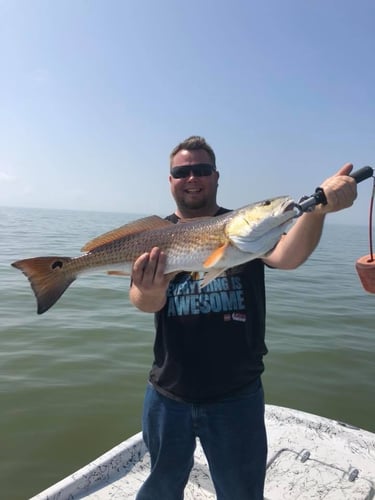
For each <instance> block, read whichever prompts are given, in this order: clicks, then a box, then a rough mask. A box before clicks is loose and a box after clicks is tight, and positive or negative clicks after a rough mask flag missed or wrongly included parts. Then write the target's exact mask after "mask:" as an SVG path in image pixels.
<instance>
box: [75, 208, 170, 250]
mask: <svg viewBox="0 0 375 500" xmlns="http://www.w3.org/2000/svg"><path fill="white" fill-rule="evenodd" d="M171 224H173V222H170V221H168V220H166V219H162V218H161V217H159V216H158V215H150V216H149V217H144V218H142V219H137V220H135V221H133V222H129V224H125V225H124V226H121V227H118V228H117V229H112V230H111V231H108V232H107V233H104V234H101V235H100V236H97V237H96V238H94V239H93V240H91V241H89V242H88V243H86V244H85V246H84V247H82V249H81V252H91V251H92V250H94V249H95V248H98V247H100V246H102V245H105V244H106V243H109V242H111V241H114V240H118V239H119V238H123V237H124V236H130V235H131V234H137V233H142V232H143V231H149V230H151V229H160V228H162V227H166V226H170V225H171Z"/></svg>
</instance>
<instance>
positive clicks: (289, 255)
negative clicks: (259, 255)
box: [263, 163, 357, 269]
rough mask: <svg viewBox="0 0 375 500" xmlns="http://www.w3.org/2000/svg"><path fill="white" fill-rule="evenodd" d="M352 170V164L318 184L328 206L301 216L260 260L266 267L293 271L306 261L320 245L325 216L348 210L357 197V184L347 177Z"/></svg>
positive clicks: (346, 165) (321, 206) (322, 206)
mask: <svg viewBox="0 0 375 500" xmlns="http://www.w3.org/2000/svg"><path fill="white" fill-rule="evenodd" d="M352 168H353V165H352V164H351V163H347V164H345V165H344V166H343V167H342V168H340V170H339V171H338V172H337V173H336V174H335V175H333V176H332V177H329V178H328V179H326V180H325V181H324V182H323V183H322V184H321V188H322V189H323V190H324V194H325V196H326V199H327V204H326V205H318V206H317V207H316V208H315V209H314V210H313V212H310V213H305V214H303V215H301V216H300V217H299V218H298V220H297V222H296V223H295V224H294V226H293V227H292V228H291V229H290V231H289V232H288V233H287V234H286V235H284V236H283V237H282V238H281V240H280V241H279V243H278V244H277V245H276V247H275V248H274V250H273V251H272V252H271V253H270V254H269V255H268V256H267V257H264V258H263V261H264V262H265V263H266V264H268V265H269V266H271V267H275V268H278V269H295V268H296V267H298V266H300V265H301V264H302V263H303V262H305V261H306V260H307V259H308V257H309V256H310V255H311V254H312V252H313V251H314V249H315V248H316V247H317V245H318V243H319V241H320V237H321V235H322V231H323V225H324V220H325V217H326V215H327V214H328V213H331V212H338V211H339V210H343V209H345V208H348V207H350V206H351V205H352V204H353V202H354V200H355V198H356V197H357V185H356V182H355V180H354V179H353V178H352V177H350V176H349V174H350V172H351V171H352Z"/></svg>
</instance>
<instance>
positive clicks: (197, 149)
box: [130, 136, 356, 500]
mask: <svg viewBox="0 0 375 500" xmlns="http://www.w3.org/2000/svg"><path fill="white" fill-rule="evenodd" d="M351 169H352V165H350V164H346V165H345V166H343V167H342V168H341V169H340V170H339V171H338V172H337V174H336V175H334V176H333V177H330V178H329V179H327V180H326V181H325V182H323V183H322V185H321V187H322V188H323V189H324V193H325V195H326V198H327V202H328V203H327V205H324V206H323V205H320V206H318V207H316V209H315V210H314V211H313V212H312V213H308V214H304V215H302V216H301V217H300V218H299V219H298V220H297V222H296V223H295V225H294V226H293V227H292V228H291V230H290V231H289V232H288V234H286V235H284V236H283V237H282V238H281V240H280V242H279V243H278V244H277V246H276V247H275V248H274V249H273V251H272V252H271V253H270V254H269V255H267V257H264V258H263V259H256V260H253V261H251V262H249V263H247V264H244V265H241V266H238V267H235V268H233V269H230V270H229V271H227V272H226V275H225V277H219V278H217V279H216V280H215V281H214V282H212V283H210V284H209V285H208V286H207V287H205V288H203V289H201V290H200V288H199V286H198V283H199V281H198V279H199V277H198V276H193V275H192V274H188V273H179V274H178V275H177V276H175V277H174V278H172V279H171V277H167V276H165V275H164V269H165V263H166V255H164V254H163V252H161V251H160V249H158V248H153V249H152V250H151V251H150V252H149V253H145V254H143V255H141V256H140V257H139V258H138V259H137V261H136V262H135V263H134V266H133V274H132V285H131V288H130V299H131V301H132V303H133V304H134V305H135V306H136V307H138V308H139V309H140V310H142V311H146V312H152V313H155V325H156V338H155V345H154V356H155V360H154V363H153V366H152V369H151V373H150V383H149V385H148V387H147V391H146V396H145V403H144V414H143V435H144V440H145V442H146V445H147V447H148V449H149V451H150V456H151V473H150V476H149V477H148V479H147V480H146V481H145V483H144V484H143V486H142V488H141V489H140V491H139V493H138V496H137V500H155V499H156V500H180V499H183V495H184V493H183V492H184V488H185V485H186V483H187V481H188V477H189V473H190V470H191V468H192V465H193V455H194V448H195V441H196V438H197V437H199V439H200V441H201V444H202V447H203V449H204V452H205V454H206V456H207V460H208V463H209V467H210V473H211V476H212V480H213V483H214V486H215V490H216V495H217V498H218V500H249V499H251V500H258V499H259V500H260V499H263V488H264V478H265V467H266V456H267V441H266V432H265V425H264V397H263V389H262V384H261V379H260V376H261V373H262V372H263V369H264V367H263V361H262V358H263V356H264V355H265V354H266V352H267V349H266V346H265V343H264V335H265V293H264V265H265V264H266V265H268V266H270V267H274V268H279V269H294V268H296V267H297V266H299V265H300V264H302V263H303V262H304V261H305V260H306V259H307V258H308V257H309V255H310V254H311V253H312V252H313V250H314V249H315V247H316V246H317V244H318V242H319V239H320V236H321V232H322V228H323V222H324V219H325V216H326V214H327V213H329V212H335V211H338V210H341V209H343V208H346V207H349V206H351V205H352V203H353V201H354V199H355V198H356V183H355V181H354V180H353V179H352V178H351V177H349V175H348V174H349V173H350V171H351ZM218 179H219V172H218V171H217V169H216V159H215V154H214V151H213V150H212V148H211V147H210V146H209V145H208V144H207V143H206V141H205V140H204V138H202V137H197V136H193V137H189V138H188V139H186V140H185V141H183V142H182V143H180V144H179V145H178V146H176V147H175V148H174V150H173V151H172V153H171V156H170V176H169V182H170V187H171V192H172V196H173V197H174V199H175V202H176V211H175V213H174V214H173V215H171V216H169V217H168V219H169V220H171V221H172V222H178V220H179V219H186V218H192V217H202V216H216V215H219V214H221V213H225V212H227V211H228V210H226V209H224V208H221V207H220V206H219V205H218V204H217V200H216V194H217V187H218ZM228 290H236V297H238V300H234V301H231V302H230V304H228V302H226V304H225V307H224V305H223V303H221V302H220V297H221V295H220V293H225V291H228ZM192 295H194V301H195V304H199V311H198V312H199V313H198V314H197V308H196V307H195V308H189V299H191V296H192ZM214 299H215V300H214Z"/></svg>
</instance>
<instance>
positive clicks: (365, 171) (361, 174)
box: [350, 166, 374, 184]
mask: <svg viewBox="0 0 375 500" xmlns="http://www.w3.org/2000/svg"><path fill="white" fill-rule="evenodd" d="M373 175H374V169H373V168H371V167H368V166H367V167H362V168H360V169H358V170H356V171H355V172H352V173H351V174H350V177H353V179H354V180H355V181H356V183H357V184H358V183H359V182H362V181H364V180H365V179H368V178H369V177H372V176H373Z"/></svg>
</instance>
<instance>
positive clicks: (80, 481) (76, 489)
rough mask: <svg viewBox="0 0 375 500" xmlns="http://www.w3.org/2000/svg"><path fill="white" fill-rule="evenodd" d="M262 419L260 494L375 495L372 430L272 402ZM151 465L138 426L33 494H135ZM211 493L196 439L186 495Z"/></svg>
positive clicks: (45, 499) (57, 497)
mask: <svg viewBox="0 0 375 500" xmlns="http://www.w3.org/2000/svg"><path fill="white" fill-rule="evenodd" d="M266 425H267V433H268V441H269V452H268V464H267V476H266V487H265V499H268V500H283V499H290V500H292V499H298V500H304V499H306V500H315V499H316V500H319V499H324V500H341V499H348V500H371V499H375V434H372V433H370V432H367V431H363V430H361V429H356V428H351V427H348V426H344V425H343V424H340V423H338V422H334V421H331V420H328V419H324V418H322V417H318V416H315V415H310V414H307V413H303V412H299V411H296V410H290V409H287V408H280V407H276V406H270V405H267V406H266ZM148 471H149V456H148V453H147V451H146V449H145V446H144V444H143V442H142V437H141V433H139V434H137V435H136V436H133V437H132V438H130V440H127V441H124V442H123V443H121V444H120V445H118V446H116V447H115V448H113V449H112V450H110V451H109V452H107V453H106V454H104V455H102V456H101V457H99V458H98V459H97V460H94V461H93V462H91V463H90V464H89V465H87V466H85V467H83V468H82V469H80V470H79V471H77V472H76V473H74V474H72V475H71V476H69V477H68V478H66V479H63V480H62V481H60V482H59V483H57V484H56V485H54V486H52V487H51V488H48V489H47V490H45V491H44V492H42V493H40V494H38V495H36V496H35V497H33V499H31V500H65V499H69V500H76V499H81V498H86V499H92V500H104V499H112V500H119V499H134V498H135V495H136V493H137V491H138V490H139V488H140V486H141V485H142V483H143V481H144V480H145V478H146V477H147V475H148ZM215 498H216V496H215V492H214V488H213V485H212V482H211V479H210V475H209V470H208V465H207V461H206V459H205V456H204V454H203V451H202V448H201V446H200V444H199V442H198V445H197V450H196V453H195V465H194V468H193V470H192V472H191V475H190V479H189V483H188V486H187V487H186V490H185V500H200V499H215ZM233 500H235V499H233Z"/></svg>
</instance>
